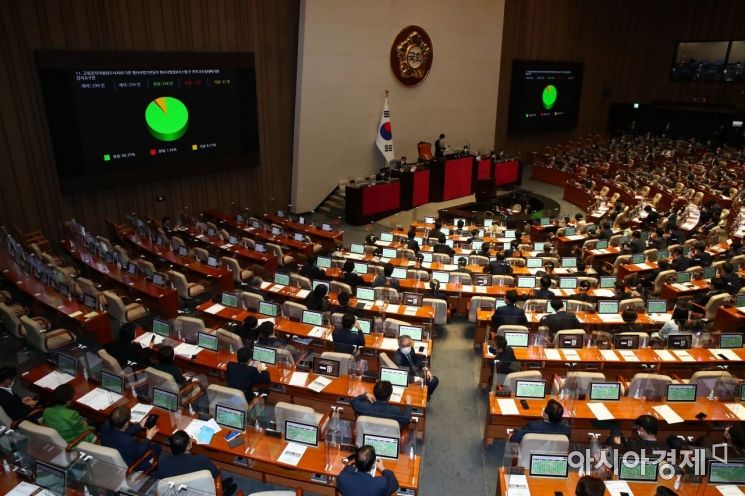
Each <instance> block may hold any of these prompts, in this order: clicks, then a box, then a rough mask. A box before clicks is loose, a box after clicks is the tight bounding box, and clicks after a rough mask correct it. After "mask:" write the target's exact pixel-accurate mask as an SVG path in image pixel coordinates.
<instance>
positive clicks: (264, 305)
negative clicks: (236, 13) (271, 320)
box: [259, 301, 279, 317]
mask: <svg viewBox="0 0 745 496" xmlns="http://www.w3.org/2000/svg"><path fill="white" fill-rule="evenodd" d="M259 313H260V314H261V315H268V316H269V317H276V316H277V314H279V305H277V304H276V303H268V302H266V301H260V302H259Z"/></svg>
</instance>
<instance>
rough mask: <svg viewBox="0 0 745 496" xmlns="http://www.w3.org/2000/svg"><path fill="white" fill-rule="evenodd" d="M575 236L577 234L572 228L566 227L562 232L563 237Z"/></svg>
mask: <svg viewBox="0 0 745 496" xmlns="http://www.w3.org/2000/svg"><path fill="white" fill-rule="evenodd" d="M575 234H577V229H575V228H574V227H567V228H566V229H565V230H564V236H574V235H575Z"/></svg>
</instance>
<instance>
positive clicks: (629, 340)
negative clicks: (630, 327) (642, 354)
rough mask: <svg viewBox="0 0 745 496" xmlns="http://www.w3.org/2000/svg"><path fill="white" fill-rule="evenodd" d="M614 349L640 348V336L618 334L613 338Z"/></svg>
mask: <svg viewBox="0 0 745 496" xmlns="http://www.w3.org/2000/svg"><path fill="white" fill-rule="evenodd" d="M613 347H614V348H616V349H617V350H635V349H637V348H639V335H638V334H616V335H615V336H613Z"/></svg>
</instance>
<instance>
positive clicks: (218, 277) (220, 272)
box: [119, 228, 234, 291]
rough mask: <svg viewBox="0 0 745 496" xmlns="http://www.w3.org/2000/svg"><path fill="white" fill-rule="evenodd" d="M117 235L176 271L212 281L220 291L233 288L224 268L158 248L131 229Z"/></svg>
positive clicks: (164, 248)
mask: <svg viewBox="0 0 745 496" xmlns="http://www.w3.org/2000/svg"><path fill="white" fill-rule="evenodd" d="M119 234H120V235H121V236H122V238H124V239H125V240H127V241H129V242H130V243H131V244H132V245H133V246H134V247H135V248H139V249H140V250H141V251H145V252H147V253H149V254H151V255H154V256H156V257H158V258H160V259H161V260H163V261H165V262H166V263H169V264H171V265H175V266H176V267H178V270H185V271H188V272H191V273H193V274H195V275H197V276H199V277H203V278H206V279H209V280H214V281H215V282H216V283H217V285H218V286H219V287H220V288H221V289H223V290H226V291H230V290H231V289H233V288H234V286H233V278H232V275H231V274H230V271H229V270H228V269H227V268H225V267H210V266H209V265H207V264H206V263H202V262H200V261H199V260H197V259H196V258H191V257H182V256H181V255H179V254H178V253H176V252H174V251H173V250H172V249H171V246H170V245H166V246H159V245H157V244H155V243H153V242H152V240H150V238H148V237H147V236H141V235H140V234H138V233H137V232H135V230H134V229H131V228H127V229H125V230H123V231H121V232H120V233H119Z"/></svg>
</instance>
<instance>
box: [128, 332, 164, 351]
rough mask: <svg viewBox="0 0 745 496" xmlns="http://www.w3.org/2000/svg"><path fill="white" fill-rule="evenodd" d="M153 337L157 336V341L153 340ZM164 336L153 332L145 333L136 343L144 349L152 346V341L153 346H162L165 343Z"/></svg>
mask: <svg viewBox="0 0 745 496" xmlns="http://www.w3.org/2000/svg"><path fill="white" fill-rule="evenodd" d="M153 336H155V339H153ZM163 339H164V338H163V336H161V335H160V334H153V333H152V332H145V333H143V334H141V335H140V336H139V337H137V338H136V339H135V340H134V342H135V343H137V344H139V345H140V346H142V347H143V348H147V347H148V346H150V342H151V341H152V343H153V344H156V345H158V344H160V343H162V342H163Z"/></svg>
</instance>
